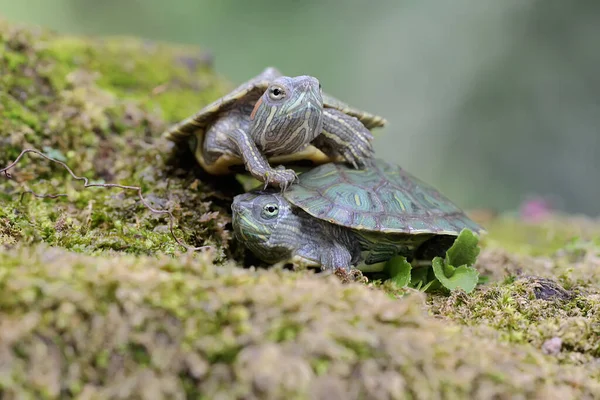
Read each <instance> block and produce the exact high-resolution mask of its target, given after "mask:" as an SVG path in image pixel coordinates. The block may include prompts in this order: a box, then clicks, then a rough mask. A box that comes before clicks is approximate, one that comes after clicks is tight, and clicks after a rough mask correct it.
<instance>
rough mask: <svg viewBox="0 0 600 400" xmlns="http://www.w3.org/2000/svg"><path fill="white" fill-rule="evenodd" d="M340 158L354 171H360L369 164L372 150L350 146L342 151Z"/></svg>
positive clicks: (370, 148)
mask: <svg viewBox="0 0 600 400" xmlns="http://www.w3.org/2000/svg"><path fill="white" fill-rule="evenodd" d="M342 156H343V157H344V158H345V159H346V162H348V163H349V164H350V165H352V166H353V167H354V168H355V169H361V168H364V167H366V166H368V165H370V164H371V160H372V158H373V148H372V147H370V146H369V147H368V148H364V147H363V146H350V147H348V148H346V149H344V150H343V151H342Z"/></svg>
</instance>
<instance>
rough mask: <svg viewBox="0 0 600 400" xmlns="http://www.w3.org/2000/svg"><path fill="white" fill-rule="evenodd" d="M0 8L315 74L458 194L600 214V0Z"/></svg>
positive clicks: (220, 66) (397, 157)
mask: <svg viewBox="0 0 600 400" xmlns="http://www.w3.org/2000/svg"><path fill="white" fill-rule="evenodd" d="M0 15H2V16H3V17H5V18H7V19H9V20H12V21H17V22H25V23H33V24H39V25H42V26H46V27H50V28H52V29H54V30H57V31H61V32H68V33H78V34H89V35H117V34H118V35H121V34H127V35H135V36H140V37H145V38H148V39H150V40H161V41H171V42H179V43H190V44H197V45H199V46H201V47H202V48H203V49H204V50H208V51H210V53H211V54H212V56H213V57H214V63H215V65H216V68H217V70H218V71H219V72H220V73H221V74H223V75H225V76H227V77H228V78H229V79H230V80H232V81H233V82H234V83H236V84H237V83H240V82H242V81H244V80H246V79H248V78H250V77H252V76H254V75H256V74H257V73H259V72H260V71H261V70H262V69H263V68H264V67H265V66H267V65H273V66H276V67H278V68H279V69H280V70H282V72H284V73H285V74H288V75H300V74H311V75H315V76H316V77H318V78H319V79H320V80H321V82H322V84H323V87H324V89H325V90H326V91H328V92H329V93H331V94H333V95H335V96H337V97H339V98H341V99H342V100H344V101H346V102H348V103H350V104H352V105H354V106H358V107H361V108H364V109H366V110H368V111H372V112H376V113H378V114H380V115H383V116H385V117H386V118H387V119H388V120H389V122H390V124H389V127H387V128H386V129H384V130H378V131H377V132H376V137H377V139H376V150H377V151H378V154H379V156H380V157H382V158H385V159H387V160H389V161H393V162H396V163H398V164H400V165H402V166H404V167H405V168H407V169H408V170H410V171H412V172H413V173H415V174H416V175H418V176H419V177H420V178H422V179H424V180H426V181H428V182H430V183H432V184H434V185H435V186H436V187H438V188H439V189H440V190H441V191H442V192H444V193H445V194H447V195H448V196H449V197H450V198H451V199H453V200H455V201H456V202H457V203H458V204H460V205H461V206H463V207H469V208H472V207H486V208H493V209H498V210H507V209H508V210H514V209H516V208H518V207H519V205H520V204H522V202H523V201H525V200H527V199H530V198H531V197H532V196H543V197H546V198H548V199H550V201H551V202H552V204H553V205H554V206H555V207H557V208H558V209H561V210H565V211H570V212H582V213H587V214H589V215H594V216H597V215H599V214H600V1H598V0H576V1H564V0H502V1H498V0H454V1H452V2H441V1H432V0H421V1H415V0H412V1H410V0H404V1H401V0H378V1H370V2H367V1H364V0H362V1H359V0H346V1H339V0H336V1H333V0H318V1H317V0H303V1H292V0H288V1H282V0H254V1H241V0H238V1H232V0H213V1H205V0H177V1H175V0H172V1H164V0H144V1H142V0H18V1H17V0H0Z"/></svg>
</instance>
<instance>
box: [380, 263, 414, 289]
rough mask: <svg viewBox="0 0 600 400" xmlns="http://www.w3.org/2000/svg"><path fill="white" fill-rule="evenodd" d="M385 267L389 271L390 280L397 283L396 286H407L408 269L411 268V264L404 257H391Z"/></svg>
mask: <svg viewBox="0 0 600 400" xmlns="http://www.w3.org/2000/svg"><path fill="white" fill-rule="evenodd" d="M386 269H387V270H388V272H389V275H390V280H391V281H392V282H394V283H395V284H396V285H398V287H405V286H408V284H409V283H410V271H411V270H412V266H411V265H410V263H409V262H408V261H406V257H403V256H396V257H392V258H391V259H390V260H389V261H388V262H387V265H386Z"/></svg>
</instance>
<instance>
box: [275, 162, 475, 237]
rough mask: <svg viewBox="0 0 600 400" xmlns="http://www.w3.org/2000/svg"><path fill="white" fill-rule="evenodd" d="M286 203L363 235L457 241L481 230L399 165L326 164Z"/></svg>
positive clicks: (287, 193)
mask: <svg viewBox="0 0 600 400" xmlns="http://www.w3.org/2000/svg"><path fill="white" fill-rule="evenodd" d="M284 196H285V198H286V199H287V200H288V201H289V202H290V203H292V204H293V205H295V206H297V207H300V208H301V209H303V210H304V211H306V212H307V213H308V214H310V215H312V216H313V217H316V218H319V219H322V220H325V221H328V222H330V223H333V224H337V225H341V226H344V227H347V228H351V229H355V230H358V231H363V232H365V233H366V232H380V233H390V234H391V233H403V234H423V233H429V234H438V235H452V236H457V235H458V234H459V233H460V231H461V230H462V229H463V228H468V229H470V230H471V231H473V232H475V233H478V232H480V231H481V230H482V228H481V227H480V226H479V225H477V224H476V223H475V222H473V221H472V220H471V219H469V217H467V216H466V215H465V213H464V212H463V211H462V210H460V209H459V208H458V207H457V206H456V205H454V204H453V203H452V202H451V201H450V200H448V199H447V198H446V197H444V196H443V195H442V194H441V193H440V192H438V191H437V190H436V189H434V188H433V187H431V186H430V185H428V184H426V183H424V182H423V181H421V180H419V179H418V178H416V177H414V176H412V175H410V174H409V173H408V172H406V171H405V170H403V169H402V168H400V167H399V166H396V165H392V164H389V163H387V162H385V161H383V160H378V159H375V160H373V165H372V166H369V167H367V168H365V169H360V170H357V169H353V168H351V167H348V166H347V165H345V164H344V163H328V164H324V165H321V166H319V167H317V168H314V169H312V170H310V171H308V172H305V173H303V174H301V175H300V176H299V182H298V183H297V184H294V185H292V186H291V187H290V188H288V189H287V190H286V191H285V192H284Z"/></svg>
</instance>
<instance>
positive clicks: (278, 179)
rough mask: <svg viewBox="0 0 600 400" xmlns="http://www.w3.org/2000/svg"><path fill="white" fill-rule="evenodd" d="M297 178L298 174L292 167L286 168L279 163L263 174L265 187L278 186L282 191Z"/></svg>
mask: <svg viewBox="0 0 600 400" xmlns="http://www.w3.org/2000/svg"><path fill="white" fill-rule="evenodd" d="M297 180H298V175H297V174H296V171H294V170H293V169H286V168H285V167H284V166H282V165H280V166H278V167H277V168H274V169H272V170H271V171H270V172H267V173H266V174H265V189H266V188H267V187H268V186H278V187H279V188H281V191H282V192H284V191H285V190H286V189H287V188H288V187H290V185H292V184H293V183H294V182H295V181H297Z"/></svg>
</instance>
